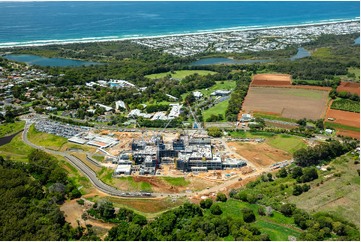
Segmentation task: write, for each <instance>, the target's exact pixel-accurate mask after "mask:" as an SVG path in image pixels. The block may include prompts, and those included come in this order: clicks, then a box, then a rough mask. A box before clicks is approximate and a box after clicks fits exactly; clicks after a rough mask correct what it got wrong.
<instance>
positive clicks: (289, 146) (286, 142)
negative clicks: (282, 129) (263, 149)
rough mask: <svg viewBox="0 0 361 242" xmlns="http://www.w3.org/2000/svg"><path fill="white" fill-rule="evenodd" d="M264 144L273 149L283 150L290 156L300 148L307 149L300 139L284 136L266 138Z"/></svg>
mask: <svg viewBox="0 0 361 242" xmlns="http://www.w3.org/2000/svg"><path fill="white" fill-rule="evenodd" d="M266 143H267V144H269V145H270V146H272V147H274V148H277V149H280V150H284V151H286V152H288V153H291V154H293V153H294V152H295V151H297V150H299V149H301V148H306V147H307V145H306V143H305V142H304V141H303V140H302V138H300V137H296V136H292V135H285V134H279V135H276V136H274V137H272V138H267V139H266Z"/></svg>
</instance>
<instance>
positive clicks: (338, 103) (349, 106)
mask: <svg viewBox="0 0 361 242" xmlns="http://www.w3.org/2000/svg"><path fill="white" fill-rule="evenodd" d="M331 109H337V110H343V111H349V112H355V113H359V112H360V102H358V101H352V100H348V99H341V98H338V99H336V100H335V101H333V102H332V105H331Z"/></svg>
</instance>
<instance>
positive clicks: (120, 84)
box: [85, 79, 136, 88]
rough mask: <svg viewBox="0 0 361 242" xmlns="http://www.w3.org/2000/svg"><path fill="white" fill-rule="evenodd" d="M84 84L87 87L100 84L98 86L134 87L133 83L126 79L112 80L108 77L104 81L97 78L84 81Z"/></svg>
mask: <svg viewBox="0 0 361 242" xmlns="http://www.w3.org/2000/svg"><path fill="white" fill-rule="evenodd" d="M85 85H86V86H87V87H94V86H100V87H114V88H130V87H134V88H136V86H135V85H134V84H133V83H130V82H128V81H125V80H113V79H110V80H109V81H104V80H98V81H95V82H93V81H91V82H87V83H85Z"/></svg>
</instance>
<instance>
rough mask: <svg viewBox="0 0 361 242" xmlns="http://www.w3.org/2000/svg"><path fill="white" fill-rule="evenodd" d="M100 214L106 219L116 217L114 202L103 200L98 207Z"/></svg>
mask: <svg viewBox="0 0 361 242" xmlns="http://www.w3.org/2000/svg"><path fill="white" fill-rule="evenodd" d="M97 211H98V214H99V215H100V216H101V217H102V218H105V219H111V218H114V217H115V209H114V206H113V203H112V202H108V201H101V202H100V203H98V207H97Z"/></svg>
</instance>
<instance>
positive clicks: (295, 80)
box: [292, 79, 323, 85]
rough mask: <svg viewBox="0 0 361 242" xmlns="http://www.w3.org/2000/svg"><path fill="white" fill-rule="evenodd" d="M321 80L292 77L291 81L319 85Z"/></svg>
mask: <svg viewBox="0 0 361 242" xmlns="http://www.w3.org/2000/svg"><path fill="white" fill-rule="evenodd" d="M322 82H323V81H320V80H301V79H293V81H292V83H296V84H299V83H305V84H307V85H320V84H321V83H322Z"/></svg>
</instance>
